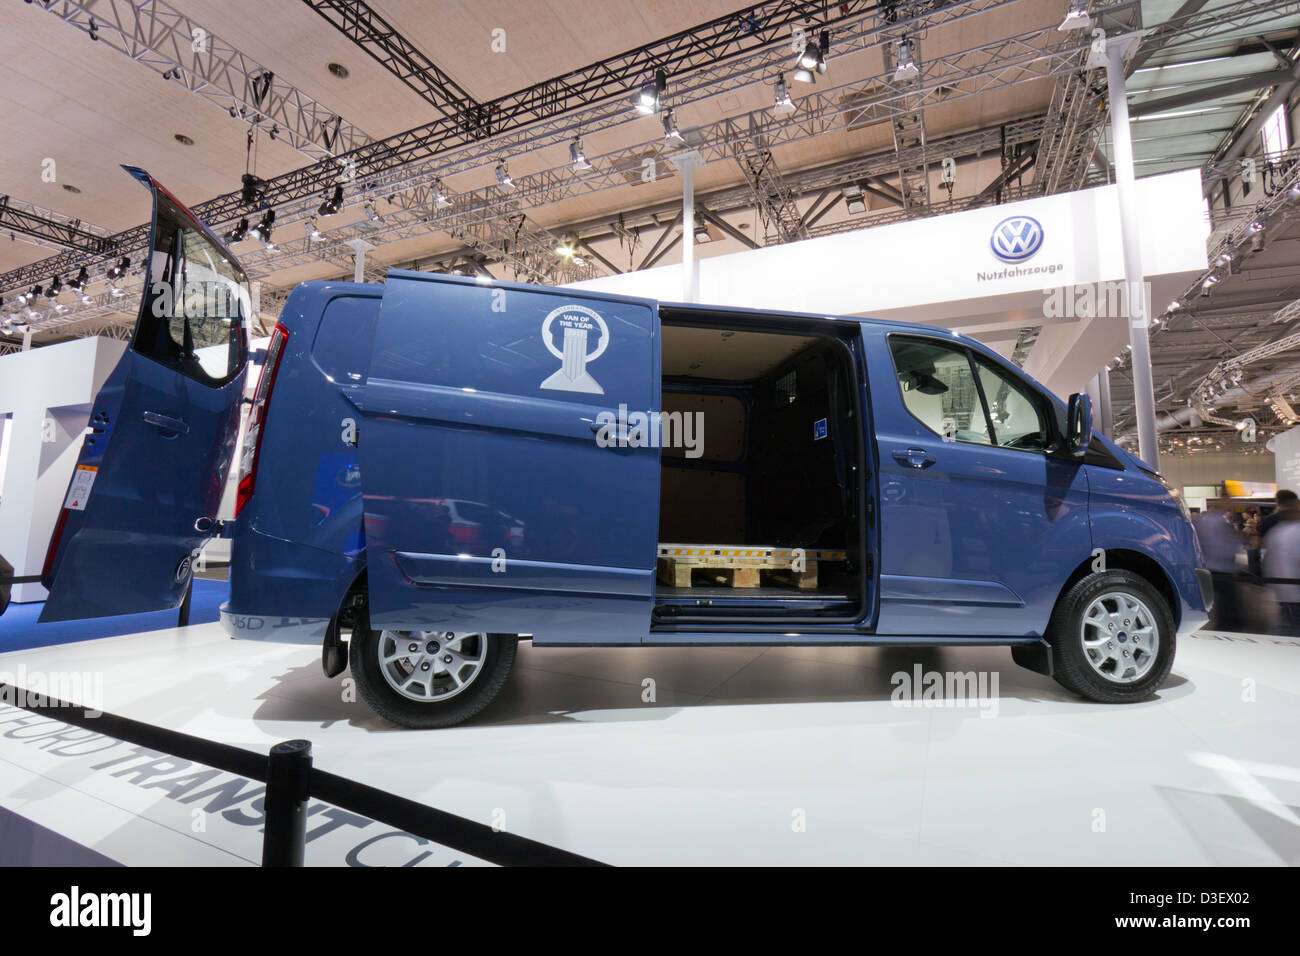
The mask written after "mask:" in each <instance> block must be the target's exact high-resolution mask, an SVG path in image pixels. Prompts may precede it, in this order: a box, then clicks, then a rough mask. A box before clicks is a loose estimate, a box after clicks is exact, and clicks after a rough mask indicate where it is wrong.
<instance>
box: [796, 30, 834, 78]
mask: <svg viewBox="0 0 1300 956" xmlns="http://www.w3.org/2000/svg"><path fill="white" fill-rule="evenodd" d="M830 45H831V34H830V31H829V30H823V31H822V32H821V34H820V35H819V37H818V38H817V39H816V40H809V41H808V42H807V43H805V44H804V48H803V52H802V53H800V54H799V57H798V59H797V60H795V69H794V78H795V79H796V80H798V81H799V82H800V83H814V82H816V80H817V76H818V75H819V74H824V73H825V72H826V53H827V52H828V51H829V50H830Z"/></svg>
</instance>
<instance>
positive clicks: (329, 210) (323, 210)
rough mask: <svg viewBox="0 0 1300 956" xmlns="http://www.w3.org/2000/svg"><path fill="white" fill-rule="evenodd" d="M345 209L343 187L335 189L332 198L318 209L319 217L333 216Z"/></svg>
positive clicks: (339, 186)
mask: <svg viewBox="0 0 1300 956" xmlns="http://www.w3.org/2000/svg"><path fill="white" fill-rule="evenodd" d="M342 208H343V187H342V186H341V185H338V186H335V187H334V192H333V193H332V194H330V197H329V198H328V199H326V200H325V201H324V202H323V203H321V204H320V205H319V206H318V207H316V214H317V215H318V216H332V215H334V214H335V213H336V212H338V211H339V210H340V209H342Z"/></svg>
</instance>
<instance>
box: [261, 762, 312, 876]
mask: <svg viewBox="0 0 1300 956" xmlns="http://www.w3.org/2000/svg"><path fill="white" fill-rule="evenodd" d="M310 795H311V741H310V740H286V741H284V742H283V743H278V744H276V745H275V746H274V747H272V748H271V752H270V754H268V755H267V758H266V828H265V830H264V831H263V833H262V865H263V866H302V865H303V861H304V858H305V856H306V849H307V798H308V797H309V796H310Z"/></svg>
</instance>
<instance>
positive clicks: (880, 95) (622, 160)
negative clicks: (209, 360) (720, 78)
mask: <svg viewBox="0 0 1300 956" xmlns="http://www.w3.org/2000/svg"><path fill="white" fill-rule="evenodd" d="M1059 36H1060V35H1059V34H1057V32H1056V31H1055V30H1054V29H1050V30H1042V29H1039V30H1034V31H1030V32H1028V33H1025V34H1021V35H1018V36H1015V37H1010V38H1002V39H997V40H993V41H990V42H987V43H984V44H980V45H979V46H976V47H972V48H970V49H968V50H963V51H958V52H954V53H951V54H948V55H947V56H944V57H940V58H938V59H935V60H932V61H930V63H929V68H928V70H927V74H926V77H925V78H924V80H923V81H921V82H919V83H917V84H915V85H914V86H913V88H912V89H910V90H908V91H906V93H904V92H902V91H900V90H898V89H897V88H894V89H891V88H889V86H888V84H886V83H885V82H883V80H884V78H883V77H875V78H872V79H870V80H867V81H865V82H864V81H862V80H855V81H853V82H851V83H847V84H844V85H843V86H839V87H834V88H825V89H822V90H820V91H817V92H812V93H809V94H807V95H805V96H804V97H802V98H801V99H800V101H799V103H798V109H797V110H796V111H795V113H793V114H792V115H790V116H788V117H785V118H782V119H779V120H778V119H774V118H772V117H771V116H770V115H769V113H768V112H767V111H759V112H756V113H754V114H751V116H752V121H753V123H754V124H755V125H756V126H758V127H761V128H762V129H763V136H764V139H765V142H766V145H767V146H768V148H769V149H771V148H775V147H777V146H780V145H785V144H788V143H794V142H799V141H802V140H805V139H809V138H811V137H814V136H817V135H820V134H822V133H825V132H829V131H833V130H838V129H840V128H841V127H842V125H843V124H844V123H845V122H846V117H848V116H851V115H854V114H859V113H860V112H861V111H862V110H863V109H870V110H872V111H873V114H874V115H879V116H883V117H888V118H890V119H892V118H893V117H894V116H895V115H897V114H898V113H899V112H900V111H903V110H907V109H910V108H911V106H910V101H912V100H913V99H915V98H920V99H921V100H923V101H924V103H925V104H926V105H930V104H933V103H937V102H940V101H943V102H953V101H955V100H958V99H963V98H966V97H970V96H976V95H979V94H982V93H986V92H989V91H992V90H997V89H1003V88H1006V87H1010V86H1014V85H1016V84H1018V83H1021V82H1025V81H1027V80H1029V79H1037V78H1042V77H1051V76H1056V75H1060V74H1061V73H1064V72H1068V71H1071V70H1074V69H1075V68H1076V66H1077V57H1078V56H1079V55H1080V54H1081V51H1082V50H1084V49H1086V48H1087V45H1088V44H1087V42H1086V41H1085V40H1076V41H1075V42H1073V43H1072V44H1068V45H1065V46H1062V45H1061V42H1060V40H1059V39H1058V37H1059ZM905 98H906V99H908V101H909V102H908V103H904V102H903V100H904V99H905ZM737 130H740V132H741V134H742V135H745V136H748V135H750V133H749V125H748V124H746V125H745V126H744V127H741V126H739V125H738V124H737V123H736V122H735V121H731V122H729V121H727V120H721V121H719V122H717V123H714V124H711V125H708V126H704V127H699V128H698V129H696V130H694V131H693V136H692V138H693V144H694V147H695V148H697V149H698V150H699V152H700V153H701V155H702V157H703V158H704V159H705V160H706V161H714V160H726V159H729V158H730V156H731V141H732V139H733V138H734V137H735V136H736V135H737ZM648 150H650V151H653V150H658V154H659V156H660V157H661V159H660V160H658V161H657V167H658V168H664V169H667V162H666V157H667V155H668V154H667V151H666V150H664V149H663V147H662V145H661V144H660V143H659V141H658V140H653V141H651V142H650V143H641V144H638V145H635V146H629V147H627V148H624V149H621V150H617V151H614V152H612V153H608V154H605V155H603V156H600V157H596V158H594V159H593V158H591V157H589V160H590V161H591V163H592V165H593V167H594V168H593V169H592V170H588V171H584V172H578V171H575V170H573V169H572V167H570V166H568V165H566V166H562V167H556V168H554V169H551V170H547V171H544V172H541V173H536V174H532V175H530V176H523V177H519V178H516V179H515V185H516V191H515V192H513V193H510V194H508V195H509V196H510V197H511V198H510V199H507V198H505V195H503V194H502V193H501V192H500V191H499V190H497V189H496V187H485V188H483V189H481V190H476V191H474V192H472V193H468V194H464V195H463V196H462V197H459V198H457V199H456V201H455V205H454V206H453V208H451V209H448V210H445V211H444V212H443V214H442V215H441V216H440V217H439V219H438V221H437V228H442V229H447V228H450V227H452V226H455V225H460V224H461V223H463V222H466V221H467V218H469V219H472V218H479V217H491V216H493V215H501V214H508V213H509V211H510V210H511V208H512V205H511V204H512V203H513V202H515V201H519V202H524V203H525V204H526V205H531V206H533V207H536V206H539V205H545V204H548V203H553V202H558V201H560V200H561V199H566V198H571V197H573V196H579V195H587V194H591V193H594V192H599V191H602V190H604V189H610V188H616V187H621V186H626V185H627V183H628V181H629V179H628V175H629V171H632V170H637V171H639V170H640V168H641V163H642V161H643V160H644V159H645V158H646V155H647V151H648ZM920 155H921V149H920V148H919V147H913V148H911V149H908V150H905V151H904V153H903V155H902V157H901V158H900V157H899V156H898V155H897V154H894V153H891V154H890V157H891V159H890V161H889V162H888V163H887V164H886V165H885V166H884V167H880V168H876V169H874V171H873V175H876V176H887V175H890V174H891V173H892V172H895V171H896V170H897V169H898V166H899V164H900V162H901V163H909V162H911V163H916V162H918V161H919V157H920ZM945 155H946V154H945ZM436 174H437V168H436V167H435V166H434V165H433V164H428V165H424V166H417V167H413V168H406V169H404V170H402V172H401V175H400V176H398V175H393V176H392V178H385V179H384V180H383V181H378V182H376V184H375V185H373V186H372V187H371V193H378V194H387V195H394V194H396V193H398V192H401V191H403V190H406V189H411V188H415V187H416V186H421V185H427V184H428V183H429V182H431V181H432V180H433V179H435V178H436ZM371 193H367V195H370V194H371ZM314 206H315V197H313V198H312V200H311V201H309V202H304V203H298V204H292V205H289V206H287V207H282V208H281V209H280V210H278V212H277V217H278V219H279V221H280V222H281V223H285V222H290V221H295V220H298V219H301V220H305V219H306V218H309V217H310V215H311V213H312V210H313V209H314ZM283 248H284V247H282V250H283ZM284 251H287V250H284ZM259 259H260V256H259V254H254V256H253V258H252V259H250V261H249V262H246V263H245V265H246V266H248V267H249V268H260V267H261V263H260V261H259ZM287 264H288V263H287V262H286V263H285V265H287ZM5 278H7V277H5Z"/></svg>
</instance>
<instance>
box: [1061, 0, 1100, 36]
mask: <svg viewBox="0 0 1300 956" xmlns="http://www.w3.org/2000/svg"><path fill="white" fill-rule="evenodd" d="M1056 29H1058V30H1060V31H1061V32H1062V33H1065V32H1066V31H1068V30H1091V29H1092V16H1091V15H1090V14H1089V13H1088V0H1070V9H1069V10H1068V11H1066V14H1065V19H1064V20H1062V21H1061V25H1060V26H1059V27H1057V28H1056Z"/></svg>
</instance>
